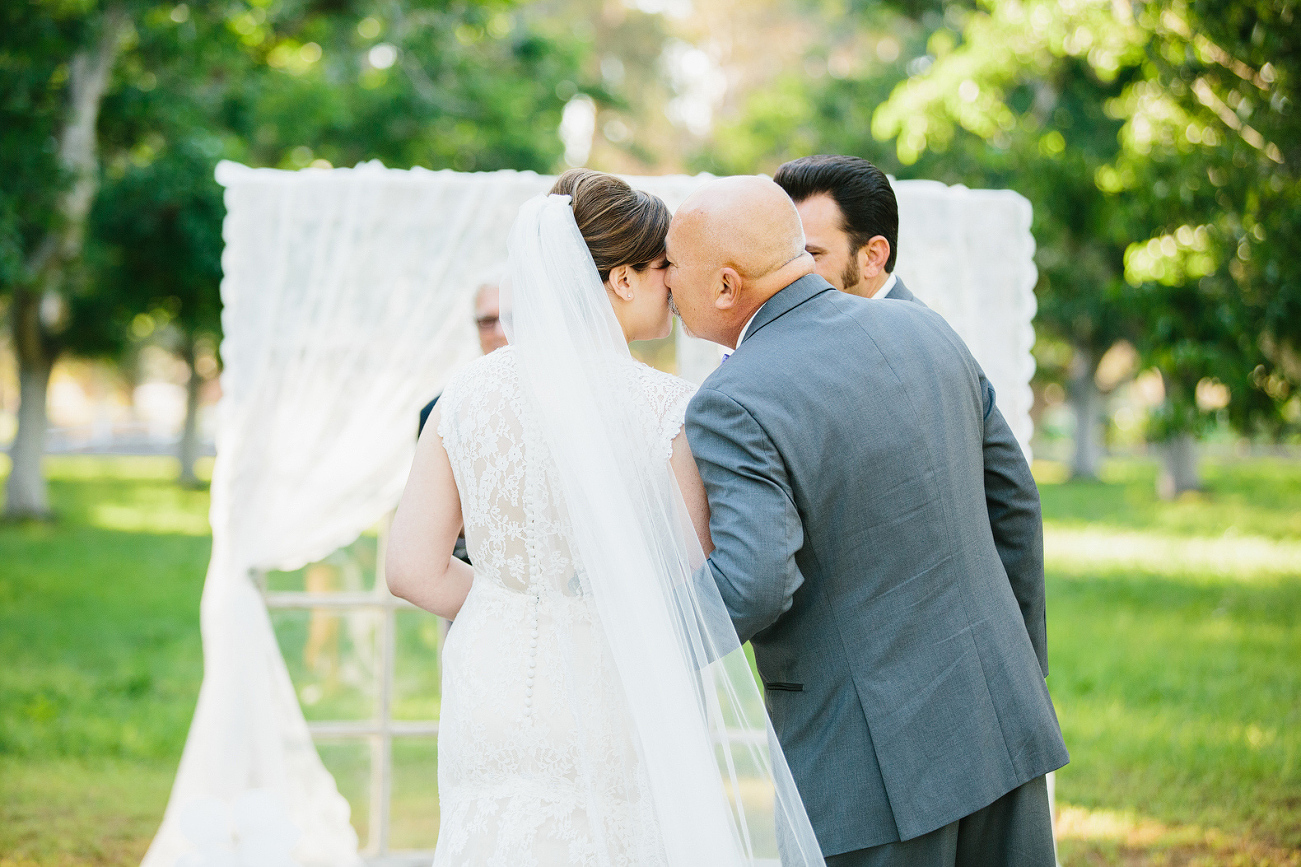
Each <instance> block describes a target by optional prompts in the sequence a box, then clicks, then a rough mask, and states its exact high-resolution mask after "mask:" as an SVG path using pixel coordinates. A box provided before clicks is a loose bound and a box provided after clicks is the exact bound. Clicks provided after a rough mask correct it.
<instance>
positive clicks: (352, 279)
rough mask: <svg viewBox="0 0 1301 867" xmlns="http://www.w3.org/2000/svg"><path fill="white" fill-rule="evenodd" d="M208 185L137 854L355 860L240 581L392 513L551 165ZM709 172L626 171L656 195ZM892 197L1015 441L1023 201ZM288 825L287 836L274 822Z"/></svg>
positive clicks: (1028, 339)
mask: <svg viewBox="0 0 1301 867" xmlns="http://www.w3.org/2000/svg"><path fill="white" fill-rule="evenodd" d="M217 179H218V181H220V182H221V183H222V184H223V185H224V186H225V187H226V206H227V217H226V223H225V229H224V235H225V241H226V250H225V254H224V256H223V260H222V263H223V267H224V271H225V279H224V280H223V281H222V287H221V292H222V301H223V304H224V310H223V314H222V323H223V328H224V331H225V340H224V341H223V343H222V358H223V361H224V363H225V369H224V372H223V374H222V395H223V396H222V400H221V405H220V407H219V411H218V419H219V422H218V434H217V460H216V465H215V467H214V471H213V480H212V510H211V515H210V517H211V523H212V534H213V551H212V561H211V563H210V565H209V569H208V576H207V581H206V583H205V585H204V593H203V603H202V610H201V628H202V634H203V650H204V681H203V685H202V688H201V690H200V694H199V702H198V707H197V708H196V711H195V716H194V720H193V723H192V724H191V729H190V733H189V737H188V739H187V741H186V745H185V752H184V754H183V756H182V759H181V765H180V769H179V771H178V773H177V779H176V782H175V784H174V787H173V790H172V795H171V799H170V801H169V803H168V806H167V812H166V814H165V816H164V818H163V823H162V827H161V828H160V830H159V832H158V835H157V836H156V837H155V839H154V842H153V844H152V846H151V847H150V849H149V852H148V854H147V855H146V857H145V861H144V864H145V867H172V865H186V864H190V865H197V864H205V863H218V862H217V861H214V860H211V858H213V857H217V856H220V855H234V856H235V857H236V858H243V860H244V861H245V862H246V863H253V861H254V860H255V859H265V858H267V857H271V856H272V855H273V854H275V853H280V854H279V856H278V857H281V858H283V857H285V856H287V855H288V854H289V853H290V851H291V850H292V855H293V857H294V859H296V860H297V861H298V862H299V863H301V864H304V865H322V867H326V865H329V867H333V865H353V864H356V863H358V856H357V837H356V834H355V833H354V832H353V829H352V827H351V825H350V824H349V821H348V805H347V802H346V801H345V800H344V799H343V798H342V796H340V795H339V793H338V790H337V788H336V787H335V784H334V780H333V779H332V778H331V777H330V775H329V773H328V772H327V771H326V770H325V767H324V766H323V765H322V763H321V761H320V759H319V757H318V755H317V753H316V750H315V748H314V746H313V744H312V741H311V737H310V735H309V733H308V729H307V725H306V723H305V722H304V719H303V715H302V710H301V708H300V707H299V705H298V701H297V696H296V693H295V691H294V688H293V684H292V683H291V682H290V679H289V675H288V672H287V669H286V667H285V663H284V660H283V658H282V657H281V655H280V651H279V647H278V646H277V644H276V639H275V635H274V633H273V631H272V628H271V622H270V619H269V617H268V615H267V611H266V608H265V606H264V605H263V603H262V599H261V597H260V595H259V593H258V591H257V588H256V586H255V584H254V582H253V580H252V574H253V572H254V571H255V570H258V569H296V568H299V567H301V566H302V565H304V564H306V563H309V562H312V561H314V560H318V559H321V558H323V557H325V556H326V555H327V554H328V553H330V552H331V551H333V550H334V549H336V548H339V547H341V546H343V545H345V544H347V543H349V542H351V541H352V540H353V539H355V538H356V537H357V536H358V535H359V534H360V533H361V532H363V531H364V530H365V529H366V528H367V527H370V526H372V525H373V524H374V523H375V522H376V521H377V520H378V519H379V518H380V517H382V516H383V515H384V514H385V513H387V512H388V511H389V510H390V509H392V508H393V506H394V505H395V504H396V502H397V499H398V497H399V495H400V494H401V490H402V486H403V484H404V482H405V479H406V474H407V470H408V468H409V465H410V461H411V456H412V454H413V450H414V446H415V415H416V411H417V410H418V409H419V407H420V406H422V405H423V404H424V403H425V402H426V401H428V400H429V398H431V397H432V396H433V395H434V394H436V393H437V392H438V391H439V389H440V388H441V385H442V383H443V382H444V381H445V380H446V378H447V376H448V373H449V372H450V371H451V370H452V369H453V368H454V367H455V366H456V365H457V364H458V363H460V362H462V361H464V360H466V359H468V358H470V357H472V356H473V355H474V353H475V352H476V351H477V344H476V342H475V335H474V329H473V327H472V325H471V321H470V320H471V292H472V289H473V287H474V286H475V285H476V283H477V282H478V279H479V277H480V275H482V274H484V273H485V272H487V271H488V270H489V269H491V268H492V267H494V266H496V265H499V264H500V263H501V262H502V261H503V260H504V256H505V238H506V234H507V231H508V230H509V228H510V225H511V223H512V221H513V219H514V216H515V213H516V210H517V209H518V207H519V205H520V204H522V203H523V202H524V201H525V200H526V199H528V198H529V197H531V196H533V195H535V194H537V193H539V192H543V191H545V190H546V189H548V188H549V186H550V184H551V182H552V178H550V177H545V176H540V175H536V174H533V173H529V172H523V173H521V172H492V173H482V174H460V173H456V172H448V171H442V172H430V171H425V170H421V169H413V170H410V171H400V170H393V169H386V168H383V167H382V166H379V165H377V164H366V165H361V166H358V167H357V168H354V169H333V170H312V169H309V170H305V171H301V172H283V171H275V170H270V169H249V168H246V167H244V166H239V165H235V164H232V163H222V164H221V165H220V166H219V167H218V170H217ZM703 180H705V178H704V177H684V176H676V177H662V178H629V181H630V182H632V183H633V184H634V185H635V186H638V187H640V188H642V189H646V190H648V191H650V192H653V193H655V194H657V195H659V196H660V197H661V198H663V199H664V200H665V202H666V203H667V204H668V205H669V207H670V208H676V207H677V205H678V204H680V203H681V201H682V200H683V199H684V198H685V197H686V196H687V195H688V194H689V193H690V192H691V191H692V190H693V189H695V188H696V187H697V186H698V185H699V184H700V183H701V182H703ZM895 190H896V192H897V195H898V198H899V206H900V230H899V256H898V267H897V273H898V274H899V275H900V277H901V278H902V279H903V280H904V281H905V282H906V283H907V284H908V286H909V288H910V289H911V290H912V291H913V292H914V293H916V294H917V295H918V296H919V297H920V298H922V299H923V300H924V301H926V302H927V303H928V304H929V305H930V306H932V307H933V308H935V309H936V310H938V311H939V312H940V313H942V314H943V315H944V316H945V317H946V318H947V319H948V320H949V321H950V323H952V324H953V326H954V327H955V329H956V330H957V331H958V333H959V334H961V335H962V337H963V338H964V339H965V340H966V341H967V343H968V345H969V346H970V347H971V349H972V352H973V353H974V354H975V356H976V358H977V359H978V360H979V361H980V362H981V364H982V365H983V366H984V368H985V371H986V373H987V374H988V376H989V378H990V380H991V381H992V382H993V384H994V386H995V388H996V389H997V390H998V402H999V406H1000V407H1001V408H1002V410H1003V413H1004V414H1005V415H1006V416H1007V419H1008V422H1009V423H1010V424H1011V426H1012V429H1013V431H1014V432H1015V433H1016V434H1017V436H1018V438H1019V439H1020V440H1021V443H1022V445H1023V446H1024V447H1026V448H1027V449H1028V444H1029V438H1030V434H1031V422H1030V417H1029V409H1030V401H1031V395H1030V388H1029V379H1030V375H1031V374H1032V373H1033V369H1034V363H1033V360H1032V359H1031V357H1030V347H1031V345H1032V343H1033V340H1034V332H1033V329H1032V327H1031V324H1030V323H1031V318H1032V317H1033V315H1034V309H1035V306H1034V305H1035V300H1034V294H1033V286H1034V283H1035V276H1036V273H1035V268H1034V264H1033V261H1032V257H1033V253H1034V241H1033V238H1032V237H1031V236H1030V216H1031V214H1030V205H1029V202H1027V201H1026V200H1025V199H1024V198H1022V197H1021V196H1019V195H1017V194H1016V193H1012V192H1007V191H978V190H967V189H965V188H961V187H946V186H944V185H942V184H937V183H931V182H925V181H902V182H896V183H895ZM718 357H719V356H718V352H717V350H716V349H715V348H714V347H713V346H712V345H708V344H703V343H702V342H700V341H692V340H690V339H686V338H684V339H682V340H681V341H680V342H679V366H680V368H681V372H682V373H683V375H685V376H687V377H688V378H691V379H695V380H697V381H699V380H700V379H703V377H704V375H706V374H707V373H708V371H709V370H710V369H712V366H713V365H714V364H716V363H717V359H718ZM850 363H852V360H850ZM277 816H280V817H287V819H288V822H285V821H278V820H277V818H276V817H277ZM290 823H292V825H293V827H295V828H296V829H297V834H296V836H292V837H288V836H285V835H284V834H283V830H282V829H283V828H284V827H286V826H287V825H288V824H290ZM258 853H261V854H258ZM220 863H232V862H230V861H222V862H220ZM233 863H239V861H238V860H236V861H234V862H233ZM258 863H271V862H270V861H265V860H259V861H258ZM276 863H281V862H280V861H277V862H276Z"/></svg>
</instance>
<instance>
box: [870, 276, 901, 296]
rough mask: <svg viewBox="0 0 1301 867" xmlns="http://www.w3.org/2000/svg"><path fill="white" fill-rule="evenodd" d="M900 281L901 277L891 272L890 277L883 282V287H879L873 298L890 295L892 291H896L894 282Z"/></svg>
mask: <svg viewBox="0 0 1301 867" xmlns="http://www.w3.org/2000/svg"><path fill="white" fill-rule="evenodd" d="M898 282H899V278H897V277H895V276H894V274H891V275H890V276H889V277H886V278H885V282H884V283H882V284H881V288H880V289H878V290H877V293H876V294H875V295H873V296H872V297H873V298H887V297H889V295H890V293H891V292H892V291H894V284H896V283H898Z"/></svg>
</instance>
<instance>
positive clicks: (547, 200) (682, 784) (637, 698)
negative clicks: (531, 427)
mask: <svg viewBox="0 0 1301 867" xmlns="http://www.w3.org/2000/svg"><path fill="white" fill-rule="evenodd" d="M569 202H570V200H569V197H568V196H555V195H552V196H539V197H536V198H534V199H531V200H529V201H528V202H526V203H525V204H524V206H523V207H522V208H521V210H520V213H519V217H518V218H517V220H516V222H515V225H514V227H513V228H512V230H511V233H510V237H509V242H508V243H509V252H510V261H509V266H508V270H509V273H508V278H507V280H506V285H505V286H503V291H502V295H503V297H502V308H503V320H504V324H505V326H506V332H507V335H508V337H509V339H510V342H511V344H512V345H513V346H514V347H515V352H516V355H517V358H518V363H519V371H520V386H521V389H522V390H523V392H524V397H525V399H526V400H527V401H528V402H529V403H530V404H531V406H532V409H533V412H534V413H535V418H537V419H538V420H539V422H540V426H541V428H542V435H543V437H544V439H545V442H546V444H547V446H548V448H549V450H550V451H551V453H552V455H553V456H554V459H555V462H556V467H557V469H558V478H559V483H560V486H561V489H562V493H563V499H564V502H565V504H566V507H567V510H568V517H569V522H570V526H571V527H572V531H573V536H574V538H573V539H572V540H570V541H571V545H572V546H573V547H574V549H575V552H576V553H577V555H578V559H579V561H580V562H581V563H582V564H583V573H584V574H583V576H582V578H583V581H584V582H585V585H584V592H585V593H590V594H591V596H592V601H593V603H594V605H595V607H596V610H597V613H598V616H599V618H600V624H601V629H602V631H603V633H604V636H605V639H606V641H607V642H608V646H609V650H610V653H611V656H612V659H613V660H614V664H615V668H616V670H617V673H618V682H619V684H620V686H621V688H622V691H623V699H624V700H625V701H626V704H627V707H628V709H629V712H630V716H631V719H632V724H633V728H634V737H635V741H636V744H637V748H638V751H639V757H640V759H641V762H642V766H643V768H644V770H645V773H646V777H647V779H648V781H649V789H650V792H651V796H652V799H653V803H654V809H655V815H656V818H657V819H658V822H659V825H660V829H661V831H662V834H663V837H664V846H665V849H666V852H667V855H668V861H669V863H670V864H671V865H673V867H685V865H693V867H694V865H710V867H715V865H720V867H721V865H738V867H739V865H753V864H763V863H776V862H777V861H778V860H780V862H781V863H782V864H785V865H821V864H823V859H822V856H821V854H820V852H819V849H818V844H817V840H816V838H815V837H814V834H813V829H812V827H811V826H810V824H809V820H808V817H807V815H806V814H805V811H804V807H803V804H802V802H801V800H800V797H799V793H798V792H797V790H796V788H795V783H794V781H793V779H792V778H791V774H790V770H789V769H788V768H787V766H786V761H785V759H784V757H783V755H782V752H781V749H780V747H779V746H778V744H777V740H776V737H775V735H774V733H773V731H772V727H771V724H770V723H769V721H768V717H767V715H766V713H765V712H764V708H763V699H762V696H761V694H760V691H759V687H758V685H757V684H756V682H755V678H754V675H753V673H752V670H751V667H750V663H749V660H748V659H747V657H746V654H745V651H744V649H743V648H742V647H741V645H740V643H739V641H738V640H737V636H736V632H735V630H734V629H733V627H732V624H731V621H730V619H729V618H728V616H727V611H726V609H725V608H724V606H723V603H722V600H721V598H720V597H719V595H718V591H717V589H716V588H715V586H714V584H713V581H712V579H711V578H710V576H709V571H708V567H707V566H706V565H705V556H704V552H703V551H702V549H701V547H700V543H699V541H698V540H697V538H696V535H695V532H694V530H693V529H692V525H691V521H690V518H689V516H688V514H687V511H686V505H685V503H684V502H683V499H682V496H681V494H680V493H679V491H678V487H677V484H676V482H675V480H674V478H673V475H672V472H671V471H670V469H669V467H668V465H667V464H666V463H665V462H664V461H663V456H662V453H661V452H660V451H659V450H657V449H656V448H655V445H654V442H653V437H654V433H655V432H654V431H653V430H652V428H651V426H650V425H648V424H647V423H646V421H645V419H646V416H645V409H644V407H641V406H639V405H638V404H637V400H636V397H635V395H634V394H633V393H632V392H630V391H629V390H628V389H627V387H626V386H625V385H624V383H626V381H627V378H626V370H627V365H628V364H630V363H631V357H630V355H629V352H628V347H627V344H626V343H625V342H624V338H623V334H622V331H621V329H620V327H619V323H618V321H617V319H616V318H615V315H614V311H613V309H612V308H611V305H610V302H609V300H608V299H607V297H606V292H605V289H604V286H603V285H602V282H601V278H600V276H599V274H598V272H597V269H596V266H595V264H594V263H593V261H592V258H591V255H590V254H589V252H588V250H587V245H586V243H585V242H584V240H583V237H582V235H581V233H580V232H579V229H578V226H577V224H576V222H575V220H574V215H573V211H572V209H571V207H570V203H569ZM590 809H592V810H594V811H599V810H601V809H602V805H601V804H599V803H592V804H590Z"/></svg>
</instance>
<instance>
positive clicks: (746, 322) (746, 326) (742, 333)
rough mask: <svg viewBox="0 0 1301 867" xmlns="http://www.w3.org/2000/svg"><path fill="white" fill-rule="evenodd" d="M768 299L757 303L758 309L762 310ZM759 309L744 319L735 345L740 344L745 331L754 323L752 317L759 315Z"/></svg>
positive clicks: (743, 338)
mask: <svg viewBox="0 0 1301 867" xmlns="http://www.w3.org/2000/svg"><path fill="white" fill-rule="evenodd" d="M771 300H772V299H771V298H769V299H768V301H771ZM768 301H765V302H763V304H760V305H759V310H762V309H763V308H764V306H765V305H766V304H767V303H768ZM759 310H756V311H754V313H752V314H751V315H750V318H749V319H747V320H745V327H744V328H742V329H741V334H740V336H738V337H737V338H736V345H737V346H740V345H741V341H742V340H745V335H746V332H747V331H749V330H750V325H751V324H753V323H754V317H756V316H758V315H759ZM733 351H735V350H733Z"/></svg>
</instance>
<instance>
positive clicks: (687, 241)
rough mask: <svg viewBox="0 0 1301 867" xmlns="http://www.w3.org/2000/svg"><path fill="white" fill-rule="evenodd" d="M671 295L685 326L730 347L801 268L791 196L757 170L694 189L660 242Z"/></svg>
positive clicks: (807, 268)
mask: <svg viewBox="0 0 1301 867" xmlns="http://www.w3.org/2000/svg"><path fill="white" fill-rule="evenodd" d="M666 246H667V248H668V258H669V263H670V264H669V273H668V282H669V289H670V291H671V292H672V299H673V303H674V306H675V307H676V309H677V311H678V314H679V315H680V316H681V318H682V323H683V325H685V326H686V328H687V330H688V331H690V332H692V333H694V334H696V335H698V336H700V337H704V338H706V339H708V340H712V341H714V342H715V343H721V344H723V345H725V346H735V345H736V341H737V339H738V337H739V335H740V333H741V330H742V329H743V328H744V327H745V323H746V322H748V321H749V319H750V317H751V316H753V315H754V312H755V311H756V310H758V309H759V308H760V307H762V306H763V304H764V302H766V301H767V300H768V299H769V298H771V297H772V296H773V295H775V294H777V292H779V291H781V290H782V289H784V288H785V287H786V286H789V285H790V284H791V283H793V282H795V281H796V280H798V279H799V278H801V277H803V276H805V275H806V274H811V273H813V267H814V265H813V257H812V256H810V255H809V254H808V253H806V252H805V251H804V229H803V227H802V225H801V223H800V215H799V212H798V211H797V210H796V209H795V203H794V202H792V201H791V199H790V197H789V196H788V195H786V192H785V191H784V190H782V188H781V187H779V186H777V185H776V184H775V183H773V182H772V181H771V180H769V179H768V178H764V177H759V176H757V175H741V176H737V177H729V178H719V179H717V180H713V181H710V182H708V183H707V184H705V185H704V186H702V187H701V188H700V189H698V190H697V191H696V192H694V193H692V194H691V196H689V197H688V198H687V200H686V201H685V202H683V203H682V205H681V207H679V208H678V211H677V213H676V214H675V215H674V217H673V222H672V224H670V226H669V234H668V239H667V241H666Z"/></svg>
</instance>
